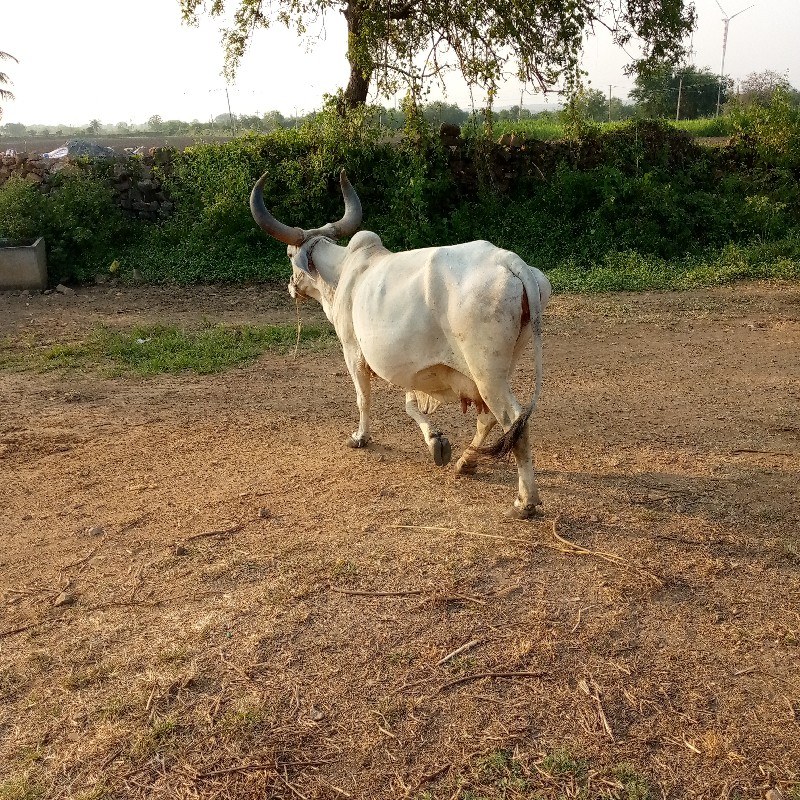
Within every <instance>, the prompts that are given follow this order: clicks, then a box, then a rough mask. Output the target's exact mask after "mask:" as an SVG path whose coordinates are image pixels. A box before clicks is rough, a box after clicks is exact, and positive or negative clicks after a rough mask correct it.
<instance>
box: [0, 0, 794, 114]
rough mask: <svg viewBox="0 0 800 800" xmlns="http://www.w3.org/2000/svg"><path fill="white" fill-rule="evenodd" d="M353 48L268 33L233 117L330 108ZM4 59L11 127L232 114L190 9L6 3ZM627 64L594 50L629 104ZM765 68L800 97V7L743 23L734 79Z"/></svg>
mask: <svg viewBox="0 0 800 800" xmlns="http://www.w3.org/2000/svg"><path fill="white" fill-rule="evenodd" d="M230 2H232V0H229V3H230ZM720 2H721V4H722V6H723V8H724V9H725V11H726V12H727V14H728V15H729V16H733V15H734V14H737V12H740V11H742V10H743V9H747V7H748V6H749V5H750V3H749V2H748V0H720ZM695 4H696V7H697V12H698V27H697V30H696V31H695V33H694V36H693V38H692V45H693V49H694V53H695V55H694V59H693V62H694V63H695V64H696V65H697V66H698V67H709V68H710V69H711V70H712V71H714V72H718V71H719V70H720V66H721V59H722V34H723V23H722V12H721V11H720V9H719V7H718V6H717V3H716V1H715V0H695ZM112 7H113V11H111V10H110V9H111V8H112ZM345 38H346V29H345V25H344V20H343V19H341V18H340V15H331V16H330V18H329V19H328V20H327V22H326V29H325V38H323V39H319V40H316V41H314V43H313V46H312V48H311V49H309V50H306V49H305V48H304V47H303V46H302V45H300V44H299V43H298V42H297V41H296V39H295V37H294V35H293V34H292V33H290V32H289V31H288V30H286V29H285V28H284V27H283V26H281V25H276V26H275V27H273V28H272V29H271V30H269V31H259V32H258V33H257V34H256V36H255V38H254V40H253V44H252V45H251V47H250V50H249V51H248V54H247V55H246V57H245V59H244V61H243V63H242V65H241V67H240V69H239V72H238V75H237V79H236V82H235V83H234V84H233V85H231V86H229V87H228V97H229V99H230V104H231V110H232V111H233V113H234V114H255V113H259V114H263V113H264V112H266V111H270V110H273V109H276V110H278V111H280V112H281V113H282V114H284V115H286V116H291V115H294V114H295V113H300V114H304V113H308V112H309V111H312V110H314V109H318V108H320V107H321V104H322V96H323V94H325V93H333V92H335V91H336V89H337V88H339V87H343V86H344V84H345V83H346V81H347V77H348V68H347V61H346V60H345V57H344V47H345ZM0 51H5V52H7V53H10V54H11V55H13V56H15V57H16V58H18V59H19V63H18V64H15V63H14V62H13V61H0V71H2V72H5V73H6V74H7V75H8V77H9V78H10V79H11V80H12V81H13V85H11V86H7V87H6V88H8V89H11V91H13V92H14V94H15V96H16V99H15V100H10V101H5V102H4V103H3V104H2V105H3V109H4V113H3V119H2V122H0V124H4V123H8V122H19V123H23V124H25V125H35V124H42V125H49V126H52V127H55V126H57V125H76V126H83V125H87V124H88V123H89V122H90V121H91V120H92V119H99V120H100V121H101V122H102V123H103V124H112V125H113V124H116V123H118V122H128V123H132V124H142V123H144V122H146V121H147V120H148V119H149V118H150V117H151V116H153V115H154V114H158V115H159V116H160V117H162V118H163V119H180V120H184V121H187V122H188V121H191V120H193V119H199V120H201V121H207V120H208V119H209V118H211V117H214V116H217V115H218V114H223V113H226V112H227V108H228V106H227V98H226V92H225V89H226V87H225V82H224V81H223V79H222V78H221V76H220V71H221V68H222V46H221V43H220V33H219V21H218V20H212V19H211V18H210V17H205V18H201V23H200V26H199V27H197V28H192V27H188V26H185V25H182V24H181V18H180V6H179V2H178V0H136V2H135V3H121V2H118V0H117V2H114V0H63V2H59V1H58V0H40V2H38V3H36V4H34V5H33V6H28V5H26V4H25V3H22V2H18V0H0ZM627 62H628V59H627V58H626V56H625V54H624V53H622V52H621V51H619V50H618V49H616V48H614V47H613V46H612V45H611V44H610V42H609V40H608V38H607V37H604V36H598V37H597V38H593V39H590V40H589V41H588V42H587V44H586V48H585V51H584V61H583V64H584V69H586V70H587V71H588V73H589V79H590V81H591V84H592V86H593V87H594V88H597V89H601V90H602V91H603V92H608V86H609V84H611V85H612V86H613V89H612V92H613V94H614V96H617V97H622V98H625V97H626V96H627V93H628V91H629V89H630V88H631V85H632V81H631V79H630V78H628V77H626V76H625V75H624V73H623V67H624V66H625V64H626V63H627ZM765 69H770V70H774V71H776V72H780V73H784V74H786V75H787V77H788V79H789V81H790V82H791V83H792V85H793V86H795V87H796V88H800V0H758V1H757V2H756V3H755V4H754V5H753V7H752V8H750V9H748V10H746V11H744V12H743V13H742V14H740V15H739V16H737V17H736V18H735V19H732V21H731V23H730V27H729V35H728V46H727V53H726V58H725V74H726V75H728V76H729V77H731V78H733V79H734V80H737V81H738V80H742V79H743V78H745V77H747V75H749V74H750V73H752V72H761V71H763V70H765ZM448 86H449V92H448V95H447V97H446V100H447V101H448V102H452V103H456V104H458V105H459V106H461V107H462V108H469V107H470V104H471V101H470V93H469V90H468V89H467V88H466V86H464V85H463V84H462V83H460V82H459V81H457V80H450V81H449V83H448ZM520 90H521V87H520V86H519V84H518V83H516V82H509V83H508V84H507V85H505V86H504V87H502V88H501V91H500V93H499V97H498V99H497V101H496V105H497V106H510V105H514V104H517V103H519V100H520ZM371 99H373V100H374V99H376V98H371ZM431 99H441V95H439V94H435V95H433V96H432V98H431ZM474 101H475V105H476V106H477V107H481V106H482V105H483V104H484V98H483V96H482V95H480V93H476V95H475V97H474ZM543 101H544V98H543V97H542V96H541V95H539V96H537V95H535V94H533V93H532V92H530V91H529V92H526V94H525V95H524V98H523V102H524V103H525V104H533V103H541V102H543ZM381 102H383V104H384V105H391V103H389V102H388V101H386V100H382V101H381ZM549 102H551V103H553V104H554V105H555V104H556V103H557V102H558V98H557V97H556V96H555V95H553V96H551V99H550V101H549Z"/></svg>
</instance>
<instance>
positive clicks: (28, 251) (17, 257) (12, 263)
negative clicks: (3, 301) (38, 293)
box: [0, 236, 47, 291]
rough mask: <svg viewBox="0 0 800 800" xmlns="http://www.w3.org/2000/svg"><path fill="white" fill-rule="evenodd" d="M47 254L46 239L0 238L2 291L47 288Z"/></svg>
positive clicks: (0, 284)
mask: <svg viewBox="0 0 800 800" xmlns="http://www.w3.org/2000/svg"><path fill="white" fill-rule="evenodd" d="M46 288H47V254H46V252H45V247H44V239H43V238H42V237H41V236H40V237H39V238H38V239H36V240H35V241H31V240H27V241H18V240H15V239H0V291H7V290H9V289H46Z"/></svg>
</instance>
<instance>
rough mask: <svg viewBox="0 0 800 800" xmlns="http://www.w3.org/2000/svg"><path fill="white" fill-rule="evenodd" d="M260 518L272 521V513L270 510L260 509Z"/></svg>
mask: <svg viewBox="0 0 800 800" xmlns="http://www.w3.org/2000/svg"><path fill="white" fill-rule="evenodd" d="M258 516H259V519H271V518H272V512H271V511H270V510H269V509H268V508H259V509H258Z"/></svg>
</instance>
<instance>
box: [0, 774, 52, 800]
mask: <svg viewBox="0 0 800 800" xmlns="http://www.w3.org/2000/svg"><path fill="white" fill-rule="evenodd" d="M44 796H45V791H44V789H43V788H42V787H41V786H38V785H37V784H35V783H33V782H32V781H31V780H30V779H29V778H28V776H27V775H21V776H19V777H11V778H8V779H7V780H3V781H2V783H0V800H40V798H43V797H44Z"/></svg>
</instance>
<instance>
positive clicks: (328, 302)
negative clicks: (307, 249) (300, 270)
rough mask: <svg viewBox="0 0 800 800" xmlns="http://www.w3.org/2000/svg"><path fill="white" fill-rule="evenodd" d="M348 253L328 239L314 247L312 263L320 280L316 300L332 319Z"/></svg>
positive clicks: (317, 282) (318, 280)
mask: <svg viewBox="0 0 800 800" xmlns="http://www.w3.org/2000/svg"><path fill="white" fill-rule="evenodd" d="M346 253H347V248H346V247H341V246H340V245H338V244H335V243H334V242H332V241H329V240H328V239H322V240H321V241H320V242H318V243H317V244H316V245H315V246H314V251H313V254H312V257H311V258H312V262H313V264H314V267H315V269H316V270H317V274H318V276H319V277H318V278H317V280H316V283H315V288H316V289H317V291H318V292H319V297H317V298H316V299H317V300H318V301H319V303H320V305H321V306H322V309H323V311H324V312H325V316H326V317H327V318H328V319H329V320H331V321H333V320H332V319H331V310H332V307H333V299H334V296H335V294H336V287H337V286H338V285H339V280H340V279H341V277H342V265H343V263H344V257H345V255H346Z"/></svg>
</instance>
